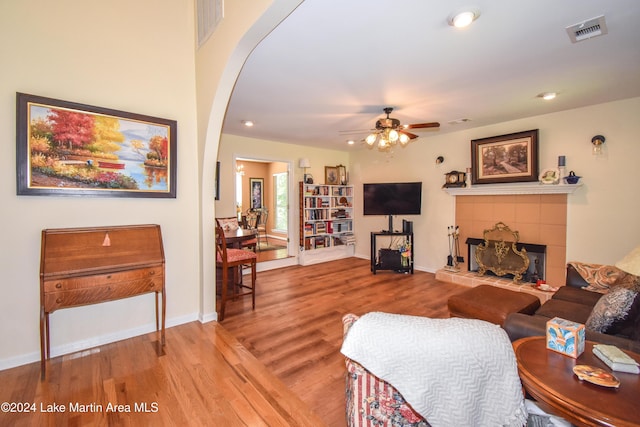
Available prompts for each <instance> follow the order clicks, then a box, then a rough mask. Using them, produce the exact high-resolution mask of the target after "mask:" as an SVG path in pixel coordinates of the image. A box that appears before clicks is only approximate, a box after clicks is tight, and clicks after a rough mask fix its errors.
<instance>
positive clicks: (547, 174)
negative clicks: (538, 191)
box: [539, 168, 560, 184]
mask: <svg viewBox="0 0 640 427" xmlns="http://www.w3.org/2000/svg"><path fill="white" fill-rule="evenodd" d="M539 180H540V182H541V183H543V184H558V183H559V182H560V170H559V169H558V168H548V169H545V170H543V171H542V173H540V177H539Z"/></svg>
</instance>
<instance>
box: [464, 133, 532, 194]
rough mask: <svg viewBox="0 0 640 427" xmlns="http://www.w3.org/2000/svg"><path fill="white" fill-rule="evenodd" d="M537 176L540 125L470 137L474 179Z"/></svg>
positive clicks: (479, 181)
mask: <svg viewBox="0 0 640 427" xmlns="http://www.w3.org/2000/svg"><path fill="white" fill-rule="evenodd" d="M537 180H538V129H533V130H528V131H524V132H516V133H510V134H507V135H499V136H492V137H489V138H482V139H473V140H471V183H472V184H503V183H509V182H530V181H537Z"/></svg>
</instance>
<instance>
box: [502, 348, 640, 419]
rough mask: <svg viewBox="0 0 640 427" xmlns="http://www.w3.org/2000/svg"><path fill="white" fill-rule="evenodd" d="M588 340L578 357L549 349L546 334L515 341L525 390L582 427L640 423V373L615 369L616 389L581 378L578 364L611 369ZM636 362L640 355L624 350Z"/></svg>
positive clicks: (543, 404)
mask: <svg viewBox="0 0 640 427" xmlns="http://www.w3.org/2000/svg"><path fill="white" fill-rule="evenodd" d="M594 344H597V343H594V342H592V341H587V342H586V346H585V351H584V353H582V355H580V357H578V358H577V359H573V358H571V357H569V356H564V355H562V354H560V353H556V352H555V351H552V350H547V348H546V338H545V337H528V338H522V339H519V340H517V341H515V342H514V343H513V348H514V351H515V353H516V359H517V361H518V371H519V373H520V379H521V381H522V385H523V386H524V388H525V390H526V391H527V392H528V393H529V394H530V395H531V396H532V397H533V398H534V399H535V400H536V401H537V402H538V403H539V404H540V406H541V407H542V409H544V410H546V411H548V412H552V413H556V414H558V415H560V416H562V417H564V418H566V419H567V420H569V421H570V422H572V423H574V424H576V425H579V426H616V427H621V426H638V425H640V411H639V410H638V403H639V402H640V375H635V374H627V373H624V372H613V374H614V375H615V376H616V377H617V378H618V379H619V380H620V386H619V387H618V388H617V389H615V388H607V387H601V386H598V385H595V384H591V383H588V382H583V381H580V380H579V379H578V377H576V376H575V374H574V373H573V367H574V366H575V365H591V366H595V367H598V368H603V369H605V370H607V371H608V372H611V370H610V369H609V368H608V367H607V366H606V365H605V364H604V363H603V362H602V361H601V360H600V359H598V358H597V357H596V356H595V355H594V354H593V352H592V348H593V345H594ZM625 353H627V354H629V355H630V356H631V357H633V358H634V359H635V360H636V361H640V355H638V354H636V353H633V352H629V351H625Z"/></svg>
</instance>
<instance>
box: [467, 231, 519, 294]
mask: <svg viewBox="0 0 640 427" xmlns="http://www.w3.org/2000/svg"><path fill="white" fill-rule="evenodd" d="M483 237H484V242H483V243H481V244H480V245H478V247H477V248H476V256H475V258H476V262H477V263H478V274H480V275H484V274H485V273H486V272H487V271H491V272H493V273H494V274H495V275H496V276H505V275H507V274H512V275H513V281H514V282H515V283H520V281H521V280H522V274H523V273H524V272H526V271H527V269H528V268H529V262H530V261H529V257H528V256H527V250H526V249H524V248H522V250H518V248H517V243H518V240H519V235H518V232H517V231H512V230H511V229H510V228H509V227H508V226H507V225H506V224H505V223H503V222H499V223H497V224H496V225H495V226H494V227H493V228H492V229H490V230H484V236H483Z"/></svg>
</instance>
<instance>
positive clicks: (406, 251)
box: [398, 239, 411, 267]
mask: <svg viewBox="0 0 640 427" xmlns="http://www.w3.org/2000/svg"><path fill="white" fill-rule="evenodd" d="M398 250H399V251H400V262H401V264H402V266H403V267H409V262H410V260H411V242H410V241H409V239H405V241H404V243H402V245H401V246H400V247H399V248H398Z"/></svg>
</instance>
